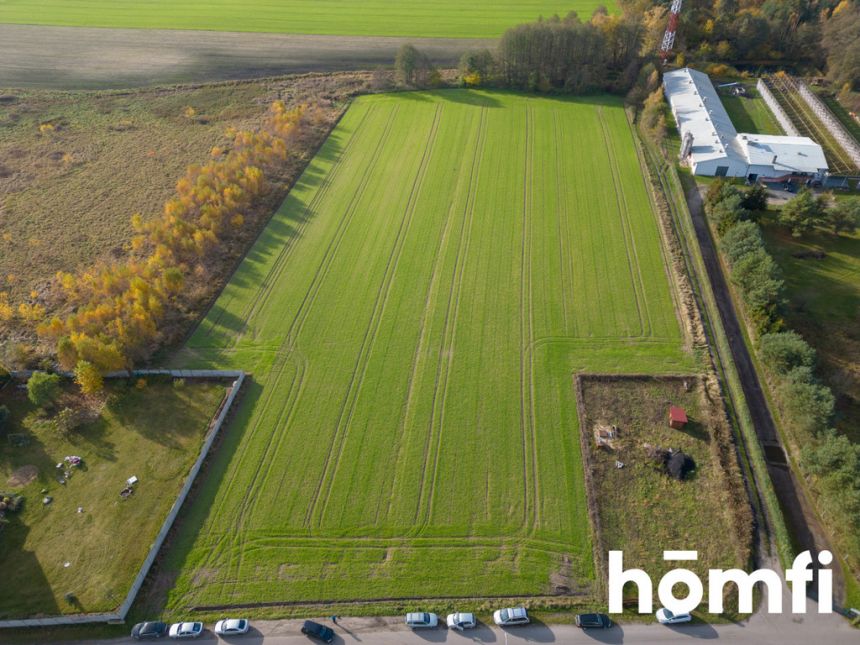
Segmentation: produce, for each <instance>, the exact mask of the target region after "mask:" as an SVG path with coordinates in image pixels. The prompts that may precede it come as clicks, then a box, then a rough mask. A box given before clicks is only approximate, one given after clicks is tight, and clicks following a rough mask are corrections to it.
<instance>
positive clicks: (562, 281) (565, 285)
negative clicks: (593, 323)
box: [552, 110, 576, 335]
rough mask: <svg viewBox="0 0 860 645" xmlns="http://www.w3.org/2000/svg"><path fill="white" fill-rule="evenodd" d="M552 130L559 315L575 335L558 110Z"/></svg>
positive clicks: (565, 327)
mask: <svg viewBox="0 0 860 645" xmlns="http://www.w3.org/2000/svg"><path fill="white" fill-rule="evenodd" d="M552 130H553V138H554V139H555V140H556V141H558V142H559V145H557V146H556V147H555V193H556V195H558V196H559V198H558V204H559V207H558V213H557V222H556V223H557V225H558V232H557V235H558V263H559V264H558V266H559V278H558V280H559V287H560V289H561V293H562V299H561V313H562V321H563V322H564V329H565V331H566V332H567V331H569V332H570V333H571V334H573V335H576V331H575V330H572V329H571V328H570V327H569V322H568V320H569V318H568V312H567V309H568V296H567V294H569V293H573V285H572V284H571V280H570V279H569V277H568V275H567V273H568V272H567V271H565V267H567V268H568V269H569V268H570V267H569V266H568V263H567V262H565V258H566V257H568V255H569V254H570V250H569V248H570V240H567V243H568V247H567V248H565V239H566V237H567V236H566V235H565V231H566V230H567V228H568V226H567V222H568V217H569V216H568V212H567V190H566V187H565V184H564V182H563V181H562V177H561V174H562V173H561V167H562V163H561V148H562V145H563V143H562V137H561V130H560V128H559V126H558V110H553V111H552Z"/></svg>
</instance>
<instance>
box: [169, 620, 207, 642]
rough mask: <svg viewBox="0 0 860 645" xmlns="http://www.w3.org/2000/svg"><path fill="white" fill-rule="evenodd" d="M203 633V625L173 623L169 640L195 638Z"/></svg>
mask: <svg viewBox="0 0 860 645" xmlns="http://www.w3.org/2000/svg"><path fill="white" fill-rule="evenodd" d="M202 633H203V623H173V624H172V625H171V626H170V638H197V637H198V636H200V634H202Z"/></svg>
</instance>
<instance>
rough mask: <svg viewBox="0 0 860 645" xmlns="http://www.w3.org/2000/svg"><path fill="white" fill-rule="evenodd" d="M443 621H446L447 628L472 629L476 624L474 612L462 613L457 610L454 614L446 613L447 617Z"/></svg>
mask: <svg viewBox="0 0 860 645" xmlns="http://www.w3.org/2000/svg"><path fill="white" fill-rule="evenodd" d="M445 622H446V623H448V628H449V629H456V630H458V631H463V630H464V629H472V628H473V627H476V626H477V625H478V621H477V620H475V614H463V613H460V612H457V613H456V614H448V618H447V619H446V620H445Z"/></svg>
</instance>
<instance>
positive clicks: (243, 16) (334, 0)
mask: <svg viewBox="0 0 860 645" xmlns="http://www.w3.org/2000/svg"><path fill="white" fill-rule="evenodd" d="M600 5H605V6H607V7H608V8H610V9H611V10H614V9H615V3H614V2H612V1H609V2H600V1H599V0H572V1H571V2H560V1H559V0H522V1H518V2H515V1H514V0H498V1H496V2H491V1H490V0H479V1H478V2H468V3H464V2H457V1H455V0H429V1H427V2H420V3H419V2H415V1H414V0H396V1H392V0H327V1H326V2H319V1H314V0H281V1H279V2H271V0H248V1H247V2H240V1H239V0H206V1H204V0H179V1H171V0H146V1H144V2H112V1H110V0H87V1H85V0H5V1H4V2H2V3H0V23H14V24H37V25H67V26H73V27H127V28H135V29H138V28H148V29H204V30H214V31H258V32H274V33H291V34H330V35H344V36H346V35H349V36H411V37H415V38H421V37H425V38H434V37H435V38H497V37H499V36H501V35H502V33H503V32H504V31H505V29H507V28H508V27H512V26H514V25H516V24H519V23H521V22H532V21H534V20H537V18H538V17H540V16H544V17H547V18H549V17H550V16H552V15H553V14H558V15H560V16H564V15H566V14H567V13H568V12H569V11H576V12H577V13H579V15H580V17H581V18H588V17H589V16H591V13H592V12H593V11H594V10H595V9H596V8H597V7H598V6H600Z"/></svg>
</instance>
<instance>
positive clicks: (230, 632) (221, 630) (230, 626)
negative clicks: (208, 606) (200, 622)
mask: <svg viewBox="0 0 860 645" xmlns="http://www.w3.org/2000/svg"><path fill="white" fill-rule="evenodd" d="M249 629H251V623H250V622H249V621H248V619H247V618H223V619H221V620H219V621H218V622H217V623H215V633H216V634H218V635H219V636H235V635H237V634H247V633H248V630H249Z"/></svg>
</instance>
